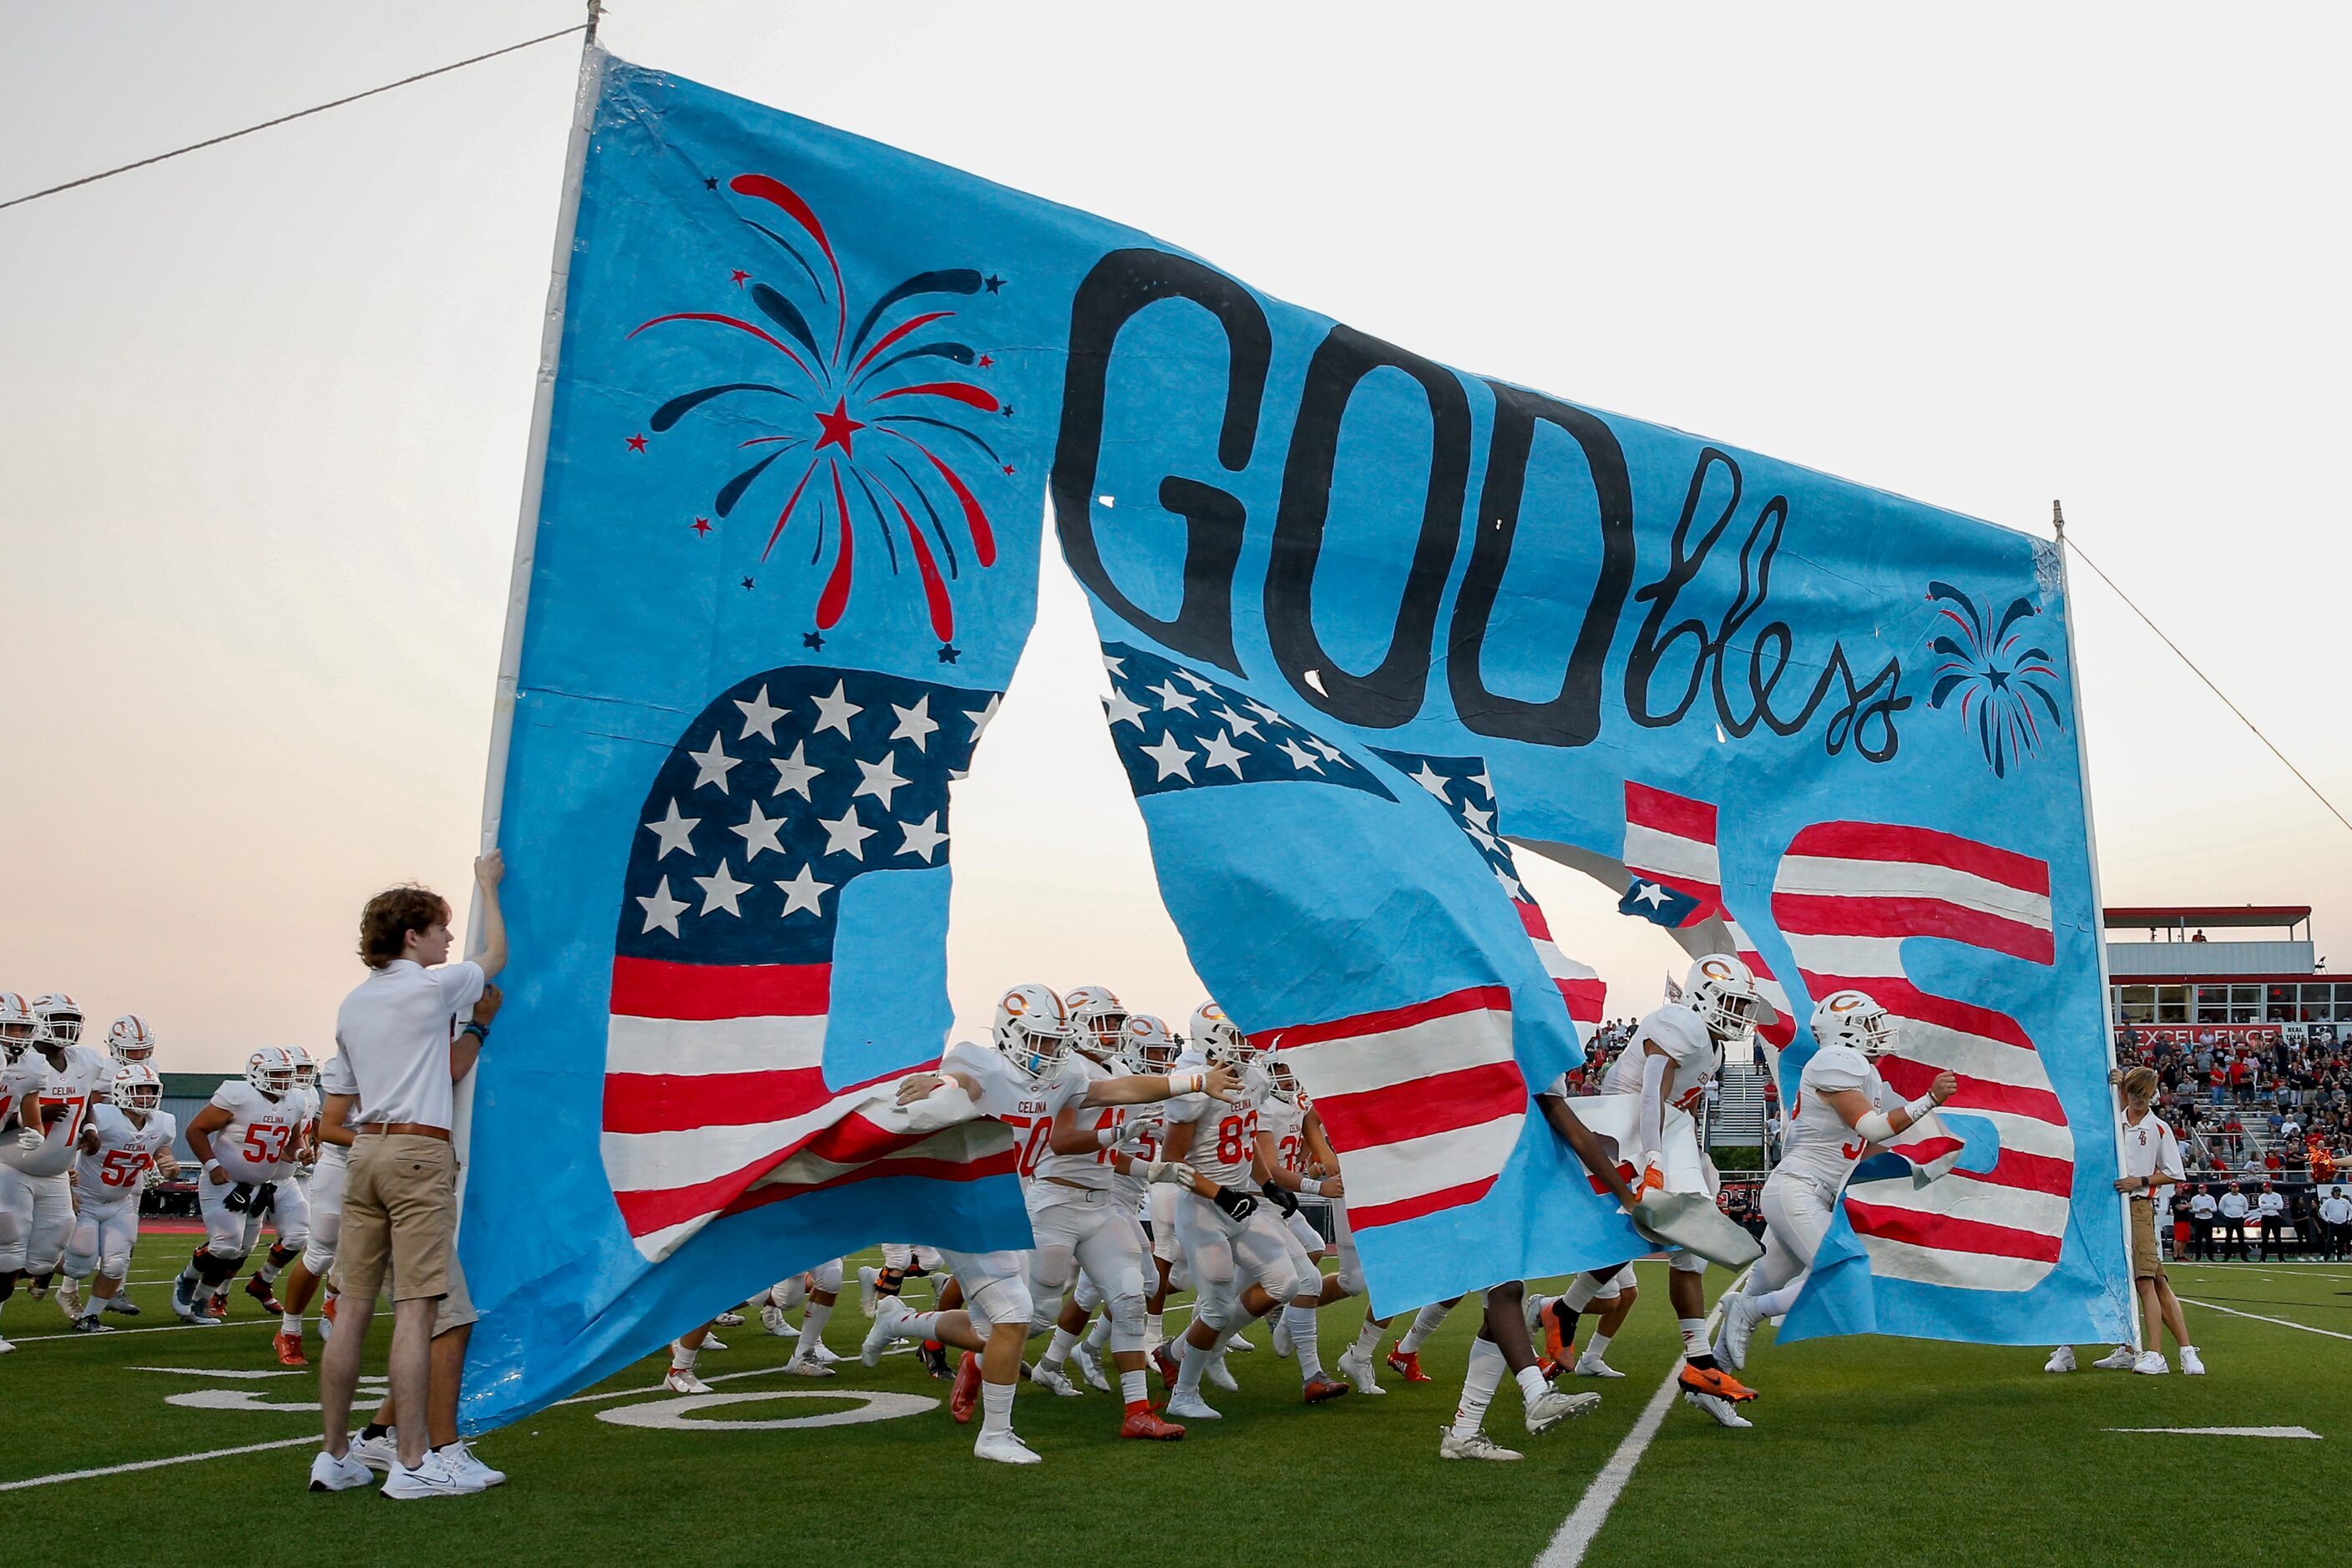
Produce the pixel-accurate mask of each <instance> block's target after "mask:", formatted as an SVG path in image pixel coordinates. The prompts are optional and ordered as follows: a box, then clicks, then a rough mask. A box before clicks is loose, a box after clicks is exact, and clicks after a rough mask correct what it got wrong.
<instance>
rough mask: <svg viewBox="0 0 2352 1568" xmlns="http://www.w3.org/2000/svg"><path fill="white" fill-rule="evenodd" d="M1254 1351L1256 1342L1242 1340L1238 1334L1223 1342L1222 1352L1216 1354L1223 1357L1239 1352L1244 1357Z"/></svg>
mask: <svg viewBox="0 0 2352 1568" xmlns="http://www.w3.org/2000/svg"><path fill="white" fill-rule="evenodd" d="M1276 1321H1279V1320H1276ZM1256 1349H1257V1342H1256V1341H1255V1340H1248V1339H1244V1338H1243V1337H1242V1336H1241V1335H1239V1334H1235V1335H1234V1337H1233V1338H1232V1339H1229V1340H1227V1341H1226V1342H1225V1348H1224V1350H1223V1351H1220V1352H1217V1353H1218V1354H1220V1355H1223V1354H1227V1353H1229V1352H1234V1351H1239V1352H1241V1353H1242V1354H1244V1355H1248V1354H1249V1353H1251V1352H1253V1351H1255V1350H1256Z"/></svg>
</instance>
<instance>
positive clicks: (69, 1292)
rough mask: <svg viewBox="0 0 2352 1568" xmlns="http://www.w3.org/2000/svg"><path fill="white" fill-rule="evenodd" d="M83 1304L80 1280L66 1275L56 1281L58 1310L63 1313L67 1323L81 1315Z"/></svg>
mask: <svg viewBox="0 0 2352 1568" xmlns="http://www.w3.org/2000/svg"><path fill="white" fill-rule="evenodd" d="M85 1304H86V1303H85V1302H84V1300H83V1299H82V1293H81V1281H80V1280H79V1279H75V1278H74V1277H73V1276H72V1275H70V1274H68V1275H67V1276H66V1277H65V1278H64V1279H60V1280H58V1310H59V1311H61V1312H63V1313H64V1314H65V1315H66V1318H67V1320H68V1321H72V1320H74V1319H77V1318H79V1317H80V1316H81V1315H82V1308H83V1306H84V1305H85Z"/></svg>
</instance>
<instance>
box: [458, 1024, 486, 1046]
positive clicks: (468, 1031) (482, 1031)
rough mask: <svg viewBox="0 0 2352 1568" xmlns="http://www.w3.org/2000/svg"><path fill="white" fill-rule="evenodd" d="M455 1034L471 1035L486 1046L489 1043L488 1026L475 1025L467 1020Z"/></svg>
mask: <svg viewBox="0 0 2352 1568" xmlns="http://www.w3.org/2000/svg"><path fill="white" fill-rule="evenodd" d="M457 1032H458V1033H459V1034H461V1035H472V1036H474V1037H476V1038H478V1039H479V1040H480V1041H481V1042H482V1044H484V1045H486V1046H487V1045H488V1044H489V1043H490V1026H488V1024H482V1023H477V1022H476V1021H475V1020H473V1019H471V1018H468V1019H467V1020H466V1022H465V1023H464V1025H463V1026H460V1027H459V1028H458V1030H457Z"/></svg>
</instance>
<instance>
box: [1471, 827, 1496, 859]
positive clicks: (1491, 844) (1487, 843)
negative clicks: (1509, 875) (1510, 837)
mask: <svg viewBox="0 0 2352 1568" xmlns="http://www.w3.org/2000/svg"><path fill="white" fill-rule="evenodd" d="M1463 831H1464V832H1465V833H1467V834H1469V835H1470V837H1473V838H1475V839H1476V840H1477V841H1478V846H1479V847H1480V848H1482V849H1484V850H1486V852H1487V853H1488V854H1490V855H1500V854H1501V853H1502V852H1503V841H1502V840H1501V839H1499V838H1497V837H1495V836H1494V835H1493V834H1491V833H1489V832H1487V831H1486V829H1485V828H1483V827H1471V826H1465V827H1464V829H1463Z"/></svg>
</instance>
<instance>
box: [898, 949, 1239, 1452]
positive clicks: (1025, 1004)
mask: <svg viewBox="0 0 2352 1568" xmlns="http://www.w3.org/2000/svg"><path fill="white" fill-rule="evenodd" d="M1075 1033H1076V1031H1075V1030H1074V1029H1073V1028H1072V1027H1071V1025H1070V1022H1069V1020H1068V1018H1067V1017H1066V1016H1064V1014H1063V1011H1062V999H1061V998H1060V997H1059V996H1057V995H1055V994H1054V993H1053V992H1052V991H1050V990H1048V989H1047V988H1046V987H1045V986H1043V985H1035V984H1029V985H1016V986H1014V987H1013V988H1012V989H1011V990H1009V991H1007V992H1006V993H1005V994H1003V997H1002V998H1001V999H1000V1000H999V1001H998V1003H997V1005H996V1018H995V1026H994V1029H993V1031H992V1045H993V1047H994V1048H993V1049H991V1048H990V1047H982V1046H976V1045H973V1044H971V1042H970V1041H958V1042H957V1043H956V1044H955V1045H954V1046H952V1047H949V1049H948V1052H947V1055H946V1056H945V1057H944V1058H941V1060H940V1070H939V1071H937V1072H921V1073H912V1074H909V1075H908V1077H906V1078H905V1079H901V1080H900V1082H899V1085H898V1103H899V1104H901V1105H902V1106H905V1107H907V1108H908V1123H909V1125H910V1127H912V1128H913V1129H914V1130H915V1131H927V1130H930V1129H934V1128H940V1127H947V1126H952V1125H953V1124H955V1123H956V1122H958V1121H968V1120H970V1119H971V1118H972V1117H973V1116H975V1115H980V1116H992V1117H995V1118H997V1119H998V1120H1000V1121H1004V1122H1006V1123H1007V1124H1008V1125H1010V1126H1013V1127H1014V1128H1015V1129H1016V1131H1021V1132H1022V1133H1023V1144H1022V1148H1021V1151H1020V1154H1021V1161H1020V1163H1021V1169H1022V1170H1023V1172H1024V1175H1034V1173H1035V1169H1036V1163H1037V1160H1038V1158H1039V1156H1040V1155H1041V1154H1042V1152H1044V1150H1045V1145H1046V1143H1047V1142H1048V1141H1049V1140H1050V1138H1051V1136H1052V1131H1051V1130H1052V1127H1053V1124H1054V1123H1055V1121H1056V1120H1057V1119H1058V1117H1059V1113H1060V1112H1061V1110H1062V1109H1063V1108H1064V1107H1065V1106H1077V1107H1095V1106H1103V1105H1136V1104H1142V1103H1145V1102H1148V1101H1151V1100H1167V1099H1169V1098H1170V1097H1171V1096H1175V1095H1205V1096H1209V1097H1212V1098H1214V1099H1216V1100H1220V1101H1222V1100H1223V1099H1224V1098H1225V1097H1226V1096H1229V1095H1231V1094H1233V1093H1234V1092H1235V1091H1236V1089H1237V1088H1238V1085H1239V1081H1240V1080H1239V1078H1238V1076H1237V1075H1236V1074H1234V1072H1233V1071H1232V1070H1231V1069H1229V1068H1210V1069H1206V1070H1202V1071H1199V1072H1180V1073H1178V1074H1176V1075H1174V1076H1172V1077H1168V1076H1144V1075H1136V1076H1131V1077H1126V1078H1091V1079H1090V1078H1087V1076H1085V1075H1084V1074H1083V1073H1082V1072H1079V1071H1076V1070H1073V1069H1072V1068H1071V1064H1070V1062H1069V1060H1068V1058H1069V1054H1070V1048H1071V1043H1072V1038H1073V1036H1074V1035H1075ZM1147 1174H1148V1175H1149V1176H1150V1178H1151V1179H1154V1180H1169V1181H1173V1180H1182V1179H1185V1178H1188V1177H1190V1176H1192V1172H1191V1171H1190V1170H1188V1169H1185V1168H1184V1167H1182V1166H1181V1165H1172V1164H1168V1163H1162V1165H1161V1166H1160V1167H1155V1168H1154V1169H1153V1170H1151V1171H1150V1172H1148V1173H1147ZM1236 1195H1238V1194H1236ZM941 1256H942V1257H943V1258H945V1260H946V1262H947V1263H948V1265H949V1267H950V1268H952V1269H954V1271H955V1274H956V1277H957V1278H958V1279H960V1280H961V1281H962V1284H963V1290H964V1300H965V1303H966V1305H965V1307H964V1308H963V1309H962V1310H956V1311H941V1312H928V1313H923V1314H920V1315H917V1314H915V1313H912V1312H909V1311H908V1310H907V1307H906V1304H905V1303H904V1302H903V1301H900V1300H898V1299H896V1298H895V1297H893V1298H887V1299H885V1300H883V1301H882V1302H881V1303H880V1304H879V1309H878V1311H877V1316H876V1318H875V1321H874V1327H873V1328H872V1329H871V1330H870V1331H868V1332H867V1334H866V1344H865V1348H864V1356H865V1360H866V1364H867V1365H869V1366H871V1365H873V1364H874V1363H875V1362H876V1361H877V1360H878V1359H879V1357H880V1355H881V1352H882V1347H883V1346H884V1345H887V1344H888V1343H889V1342H891V1341H892V1340H895V1339H916V1338H920V1339H931V1340H940V1341H942V1342H947V1343H950V1344H954V1345H957V1346H958V1347H960V1348H961V1349H963V1350H965V1351H967V1352H977V1353H976V1359H975V1358H974V1357H967V1359H966V1362H965V1366H964V1369H963V1370H961V1371H960V1372H959V1373H958V1374H957V1380H956V1382H957V1393H956V1395H955V1396H953V1397H951V1399H950V1409H951V1410H952V1409H954V1408H955V1407H956V1405H957V1404H958V1403H960V1402H961V1403H963V1405H964V1408H965V1410H966V1412H967V1413H968V1412H969V1409H970V1405H969V1397H970V1396H969V1394H968V1393H966V1392H965V1391H966V1390H967V1389H968V1387H969V1386H970V1384H971V1383H972V1382H973V1381H974V1379H975V1378H976V1379H977V1381H978V1383H979V1385H980V1386H979V1391H978V1392H979V1394H980V1402H981V1405H982V1425H981V1432H980V1436H979V1437H978V1439H977V1440H976V1441H975V1442H974V1443H973V1444H972V1453H973V1454H974V1455H975V1456H977V1457H978V1458H983V1459H992V1460H995V1461H997V1462H999V1463H1003V1464H1014V1465H1034V1464H1035V1463H1037V1462H1038V1456H1037V1455H1036V1454H1034V1452H1032V1451H1031V1450H1030V1448H1029V1447H1028V1446H1027V1445H1026V1444H1024V1443H1023V1442H1022V1441H1021V1439H1020V1437H1019V1436H1016V1435H1015V1434H1014V1432H1013V1391H1014V1389H1015V1388H1017V1387H1018V1386H1019V1382H1020V1371H1021V1362H1022V1347H1023V1346H1024V1344H1025V1343H1026V1342H1027V1340H1028V1337H1029V1323H1030V1319H1031V1316H1032V1303H1031V1300H1030V1296H1029V1288H1028V1282H1027V1278H1026V1276H1027V1272H1028V1269H1027V1260H1026V1258H1024V1255H1023V1254H1021V1253H1018V1252H987V1253H968V1252H951V1251H945V1250H944V1249H943V1250H942V1254H941Z"/></svg>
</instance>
